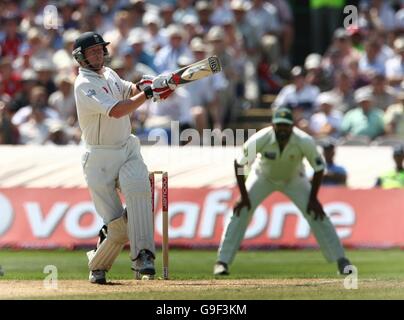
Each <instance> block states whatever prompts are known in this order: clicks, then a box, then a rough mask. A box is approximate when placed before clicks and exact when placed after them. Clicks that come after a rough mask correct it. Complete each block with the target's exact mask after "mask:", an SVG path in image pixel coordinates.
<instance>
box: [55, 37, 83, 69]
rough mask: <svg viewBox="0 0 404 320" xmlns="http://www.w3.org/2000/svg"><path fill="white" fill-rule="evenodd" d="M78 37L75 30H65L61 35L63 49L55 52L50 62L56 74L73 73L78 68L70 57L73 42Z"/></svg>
mask: <svg viewBox="0 0 404 320" xmlns="http://www.w3.org/2000/svg"><path fill="white" fill-rule="evenodd" d="M79 36H80V32H78V31H77V30H73V29H71V30H67V31H65V32H64V34H63V48H62V49H59V50H58V51H56V52H55V53H54V55H53V58H52V62H53V64H54V65H55V66H56V68H57V71H58V72H62V73H73V72H74V70H75V68H76V67H78V65H77V63H76V62H75V61H74V59H73V57H72V51H73V44H74V41H75V40H76V39H77V38H78V37H79Z"/></svg>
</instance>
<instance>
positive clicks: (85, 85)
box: [74, 67, 132, 145]
mask: <svg viewBox="0 0 404 320" xmlns="http://www.w3.org/2000/svg"><path fill="white" fill-rule="evenodd" d="M131 91H132V83H131V82H129V81H125V80H122V79H121V78H120V77H119V76H118V75H117V73H116V72H115V71H113V70H112V69H110V68H108V67H104V72H103V74H102V75H100V74H98V73H96V72H94V71H91V70H89V69H86V68H79V75H78V76H77V78H76V81H75V83H74V97H75V100H76V108H77V116H78V120H79V125H80V128H81V131H82V139H83V140H84V142H85V143H86V144H87V145H120V144H122V143H124V142H125V141H126V140H127V139H128V137H129V135H130V134H131V124H130V118H129V115H127V116H124V117H121V118H119V119H116V118H113V117H110V116H109V113H110V111H111V109H112V108H113V107H114V106H115V105H116V104H117V103H118V102H119V101H121V100H126V99H129V98H130V95H131Z"/></svg>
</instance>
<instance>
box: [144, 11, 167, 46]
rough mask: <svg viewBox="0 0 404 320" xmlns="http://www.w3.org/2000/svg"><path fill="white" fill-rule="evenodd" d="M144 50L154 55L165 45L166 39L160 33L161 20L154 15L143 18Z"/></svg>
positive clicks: (147, 14) (148, 14)
mask: <svg viewBox="0 0 404 320" xmlns="http://www.w3.org/2000/svg"><path fill="white" fill-rule="evenodd" d="M143 25H144V26H145V27H146V30H144V38H145V50H147V51H148V52H151V53H153V54H155V53H156V52H157V51H159V50H160V49H161V48H162V47H164V46H165V45H166V44H167V38H166V37H165V36H164V35H163V34H162V33H161V32H160V26H161V20H160V18H159V16H158V15H157V14H155V13H146V14H145V15H144V16H143Z"/></svg>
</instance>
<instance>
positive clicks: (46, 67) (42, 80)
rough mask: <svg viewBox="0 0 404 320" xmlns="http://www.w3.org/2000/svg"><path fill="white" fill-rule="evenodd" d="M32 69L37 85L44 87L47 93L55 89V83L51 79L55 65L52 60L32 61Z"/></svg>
mask: <svg viewBox="0 0 404 320" xmlns="http://www.w3.org/2000/svg"><path fill="white" fill-rule="evenodd" d="M34 71H35V72H36V74H37V78H38V81H37V83H38V85H40V86H43V87H45V88H46V92H47V94H48V95H50V94H52V93H53V92H55V91H56V89H57V88H56V84H55V81H54V80H53V79H54V78H53V76H54V73H55V65H54V64H53V62H52V60H37V61H35V63H34Z"/></svg>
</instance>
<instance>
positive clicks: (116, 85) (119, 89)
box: [115, 82, 121, 92]
mask: <svg viewBox="0 0 404 320" xmlns="http://www.w3.org/2000/svg"><path fill="white" fill-rule="evenodd" d="M115 87H116V88H117V89H118V91H119V92H121V88H119V86H118V83H116V82H115Z"/></svg>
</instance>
